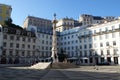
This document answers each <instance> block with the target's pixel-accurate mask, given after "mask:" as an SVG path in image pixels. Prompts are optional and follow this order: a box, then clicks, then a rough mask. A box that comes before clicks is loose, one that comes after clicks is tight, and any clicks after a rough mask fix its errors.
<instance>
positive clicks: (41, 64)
mask: <svg viewBox="0 0 120 80" xmlns="http://www.w3.org/2000/svg"><path fill="white" fill-rule="evenodd" d="M49 65H50V62H39V63H37V64H35V65H32V66H31V67H29V69H46V68H47V67H48V66H49Z"/></svg>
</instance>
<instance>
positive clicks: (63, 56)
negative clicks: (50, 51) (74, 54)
mask: <svg viewBox="0 0 120 80" xmlns="http://www.w3.org/2000/svg"><path fill="white" fill-rule="evenodd" d="M67 57H68V56H67V54H66V52H65V51H64V50H63V49H61V53H59V54H58V59H59V62H63V61H65V60H66V59H67Z"/></svg>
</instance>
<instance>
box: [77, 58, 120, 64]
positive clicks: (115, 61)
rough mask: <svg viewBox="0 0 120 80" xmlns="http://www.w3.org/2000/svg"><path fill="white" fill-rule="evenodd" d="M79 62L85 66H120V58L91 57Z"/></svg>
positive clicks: (81, 59)
mask: <svg viewBox="0 0 120 80" xmlns="http://www.w3.org/2000/svg"><path fill="white" fill-rule="evenodd" d="M78 61H79V62H80V64H83V65H102V64H110V65H114V64H117V65H120V56H94V57H93V56H91V57H82V58H79V59H78Z"/></svg>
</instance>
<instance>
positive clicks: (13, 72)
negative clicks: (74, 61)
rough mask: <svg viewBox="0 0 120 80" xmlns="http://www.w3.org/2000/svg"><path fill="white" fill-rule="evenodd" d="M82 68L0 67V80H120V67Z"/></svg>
mask: <svg viewBox="0 0 120 80" xmlns="http://www.w3.org/2000/svg"><path fill="white" fill-rule="evenodd" d="M97 67H98V70H96V69H94V66H80V67H79V68H71V69H46V70H39V69H29V67H0V80H120V66H97Z"/></svg>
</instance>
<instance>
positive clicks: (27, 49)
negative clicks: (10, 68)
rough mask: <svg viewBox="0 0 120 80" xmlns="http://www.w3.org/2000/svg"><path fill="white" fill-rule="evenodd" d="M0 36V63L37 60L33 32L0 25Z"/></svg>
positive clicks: (26, 62) (25, 62) (28, 62)
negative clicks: (0, 26)
mask: <svg viewBox="0 0 120 80" xmlns="http://www.w3.org/2000/svg"><path fill="white" fill-rule="evenodd" d="M0 36H1V38H0V41H1V42H0V43H1V45H0V48H1V50H0V51H1V53H0V63H1V64H34V63H36V62H38V61H39V55H38V54H37V51H36V37H35V34H34V33H32V32H30V31H26V30H23V29H15V28H11V27H4V26H2V28H1V32H0Z"/></svg>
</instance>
